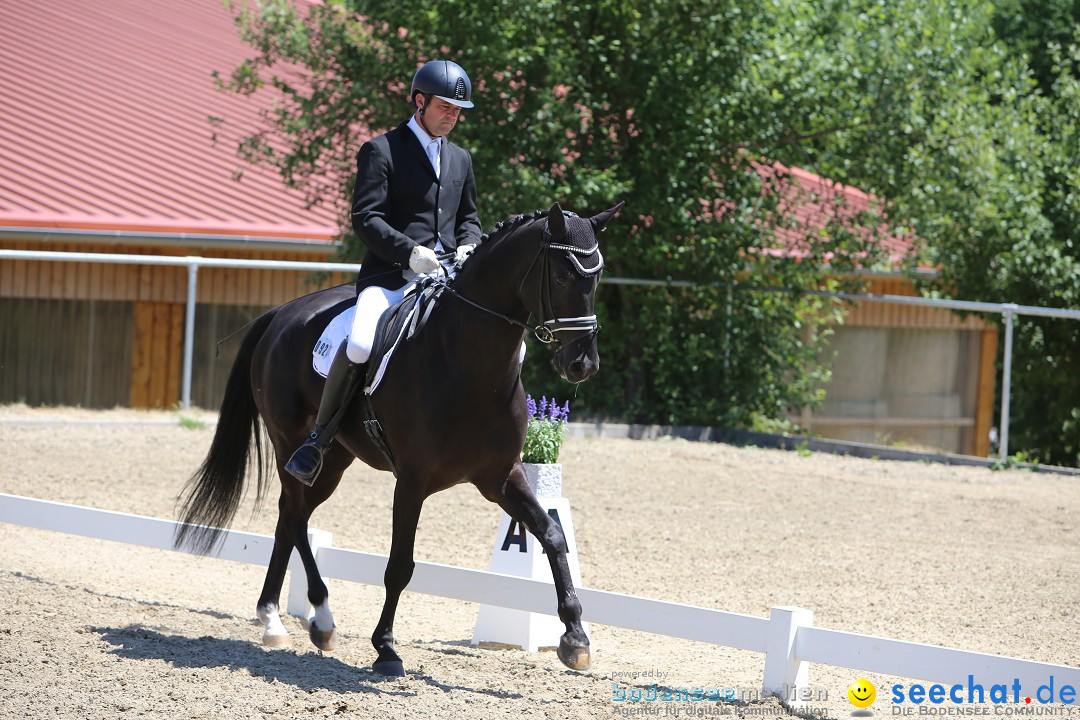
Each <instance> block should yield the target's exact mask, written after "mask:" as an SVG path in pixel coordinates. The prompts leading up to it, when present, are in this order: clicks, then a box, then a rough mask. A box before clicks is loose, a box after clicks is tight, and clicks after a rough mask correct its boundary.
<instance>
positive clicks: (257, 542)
mask: <svg viewBox="0 0 1080 720" xmlns="http://www.w3.org/2000/svg"><path fill="white" fill-rule="evenodd" d="M0 522H7V523H12V524H15V525H22V526H25V527H33V528H39V529H43V530H54V531H57V532H64V533H70V534H74V535H82V536H85V537H92V538H98V539H102V540H113V541H117V542H123V543H128V544H132V545H140V546H143V547H151V548H159V549H163V550H171V549H173V548H172V542H173V532H174V530H175V528H176V524H175V523H174V522H173V521H171V520H161V519H158V518H151V517H143V516H140V515H129V514H127V513H120V512H112V511H108V510H98V509H95V508H87V507H80V506H78V505H68V504H64V503H56V502H50V501H47V500H37V499H33V498H26V497H19V496H16V495H6V494H0ZM312 534H313V535H314V536H316V540H317V542H315V543H314V546H313V548H312V549H313V551H314V552H315V556H316V560H317V561H318V563H319V570H320V572H321V573H322V574H323V575H324V576H325V577H327V578H336V579H338V580H347V581H350V582H358V583H364V584H369V585H381V584H382V579H383V570H384V569H385V567H386V560H387V557H386V556H385V555H377V554H372V553H366V552H358V551H356V550H344V549H341V548H335V547H333V546H332V545H330V542H329V534H328V533H319V531H312ZM273 543H274V539H273V538H272V537H270V536H268V535H257V534H253V533H242V532H230V533H228V534H227V535H226V536H225V540H224V541H223V542H222V543H221V545H220V548H219V549H218V551H217V552H216V553H215V555H216V557H219V558H223V559H226V560H234V561H237V562H245V563H251V564H255V565H264V566H265V565H266V564H268V563H269V561H270V552H271V549H272V547H273ZM294 560H295V555H294ZM304 582H305V580H304V576H303V573H297V572H294V573H293V587H291V588H290V590H289V597H290V612H294V613H295V612H297V610H295V609H294V608H293V602H292V601H293V600H294V599H295V598H297V597H303V596H304V595H306V588H305V587H303V583H304ZM408 589H409V590H410V591H413V592H420V593H425V594H428V595H436V596H439V597H447V598H453V599H456V600H465V601H468V602H474V603H483V604H487V605H499V606H502V607H508V608H514V609H517V610H526V611H531V612H539V613H547V614H552V615H554V614H555V612H554V604H555V590H554V586H553V585H552V584H551V583H547V582H542V581H539V580H529V579H526V578H519V577H512V576H509V575H500V574H497V573H492V572H488V571H485V570H470V569H466V568H459V567H454V566H450V565H439V564H435V563H417V564H416V570H415V572H414V574H413V579H412V582H411V583H410V584H409V587H408ZM578 597H579V598H580V599H581V604H582V607H583V619H584V620H586V621H588V622H592V623H598V624H601V625H611V626H615V627H622V628H628V629H631V630H639V631H642V632H648V633H655V634H658V635H667V636H670V637H678V638H685V639H688V640H697V641H700V642H706V643H712V644H715V645H724V646H727V647H734V648H740V649H743V650H751V651H753V652H759V653H764V654H765V670H764V678H763V682H762V687H763V690H764V691H765V692H766V693H768V694H774V695H778V696H780V697H781V699H782V700H784V702H785V704H787V705H788V706H790V707H793V708H798V707H801V706H803V705H805V702H804V701H802V700H801V698H800V694H799V690H801V689H807V690H808V689H809V685H808V680H809V664H810V663H823V664H826V665H836V666H840V667H845V668H852V669H855V670H860V671H867V672H875V673H881V674H884V675H891V676H898V677H905V678H914V679H918V680H924V681H930V682H934V683H941V684H943V685H944V686H945V687H946V688H948V687H950V686H954V685H962V686H964V687H967V683H968V677H969V676H974V678H975V679H976V680H977V682H978V683H979V684H980V685H982V686H983V687H985V688H986V689H987V690H988V691H989V689H990V688H991V686H993V685H996V684H1001V685H1005V686H1008V687H1009V688H1012V686H1013V684H1014V683H1015V682H1017V681H1018V682H1019V683H1020V686H1021V688H1024V690H1023V691H1022V692H1024V693H1026V694H1027V695H1030V696H1032V697H1034V696H1035V694H1036V688H1038V687H1040V686H1042V685H1045V684H1046V683H1048V682H1050V681H1051V678H1052V682H1053V683H1054V686H1055V687H1057V688H1061V687H1062V686H1064V685H1070V686H1072V687H1073V688H1080V668H1074V667H1068V666H1065V665H1053V664H1049V663H1040V662H1033V661H1029V660H1019V659H1015V658H1008V657H1003V656H1000V655H988V654H985V653H976V652H968V651H965V650H955V649H952V648H943V647H936V646H933V645H924V644H921V643H912V642H904V641H900V640H889V639H887V638H880V637H873V636H870V635H857V634H854V633H847V632H841V631H838V630H827V629H824V628H817V627H814V626H813V624H812V620H813V614H812V613H811V612H810V611H809V610H803V609H801V608H773V609H772V612H771V614H770V617H769V618H768V619H766V618H760V617H754V616H752V615H743V614H739V613H731V612H724V611H722V610H712V609H709V608H702V607H694V606H691V605H680V604H677V603H670V602H663V601H660V600H650V599H648V598H643V597H636V596H633V595H622V594H619V593H613V592H606V591H603V590H592V589H589V588H580V589H579V590H578Z"/></svg>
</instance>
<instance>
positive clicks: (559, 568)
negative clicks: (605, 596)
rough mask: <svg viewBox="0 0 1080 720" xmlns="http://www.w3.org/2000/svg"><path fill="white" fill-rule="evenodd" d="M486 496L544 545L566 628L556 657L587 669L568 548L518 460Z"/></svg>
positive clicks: (586, 643)
mask: <svg viewBox="0 0 1080 720" xmlns="http://www.w3.org/2000/svg"><path fill="white" fill-rule="evenodd" d="M489 499H494V500H495V502H497V503H498V504H499V506H500V507H501V508H502V509H503V510H505V511H506V514H507V515H509V516H510V517H512V518H514V519H515V520H518V521H519V522H521V523H523V524H524V525H525V527H526V528H527V529H528V530H529V532H531V533H532V534H533V535H534V536H535V537H536V539H537V540H539V541H540V544H541V545H543V546H544V551H545V552H546V553H547V556H548V564H550V565H551V576H552V578H553V579H554V580H555V593H556V598H557V600H558V611H559V619H560V620H562V622H563V625H565V626H566V632H565V633H563V635H562V637H561V638H560V639H559V650H558V654H559V659H560V660H562V662H563V664H564V665H566V667H568V668H570V669H571V670H588V669H589V665H590V664H591V655H590V653H589V638H588V636H587V635H586V634H585V630H584V628H582V627H581V602H580V601H579V600H578V596H577V592H576V591H575V590H574V581H573V580H572V579H571V577H570V564H569V562H568V561H567V559H566V553H567V551H568V549H569V548H568V547H567V544H566V536H565V535H564V534H563V530H562V527H561V526H560V525H559V523H557V522H555V520H553V519H552V517H551V516H550V515H548V514H547V513H546V512H545V511H544V508H543V507H541V505H540V503H539V502H538V501H537V499H536V495H535V494H534V493H533V491H532V488H530V487H529V483H528V481H527V480H526V479H525V470H524V469H523V468H522V467H521V464H520V463H518V464H515V465H514V469H513V470H511V471H510V476H509V477H508V478H507V479H506V482H505V483H504V484H503V485H502V492H501V493H497V494H496V496H495V497H494V498H489Z"/></svg>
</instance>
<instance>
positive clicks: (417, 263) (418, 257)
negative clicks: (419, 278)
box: [409, 245, 439, 275]
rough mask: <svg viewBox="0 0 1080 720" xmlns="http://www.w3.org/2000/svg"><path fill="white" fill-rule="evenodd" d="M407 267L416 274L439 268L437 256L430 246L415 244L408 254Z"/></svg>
mask: <svg viewBox="0 0 1080 720" xmlns="http://www.w3.org/2000/svg"><path fill="white" fill-rule="evenodd" d="M409 269H410V270H412V271H413V272H414V273H416V274H417V275H427V274H428V273H430V272H435V271H436V270H438V269H439V258H437V257H435V251H434V250H432V249H431V248H426V247H424V246H423V245H417V246H416V247H414V248H413V249H412V253H411V254H410V255H409Z"/></svg>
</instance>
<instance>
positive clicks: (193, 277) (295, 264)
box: [0, 248, 1080, 460]
mask: <svg viewBox="0 0 1080 720" xmlns="http://www.w3.org/2000/svg"><path fill="white" fill-rule="evenodd" d="M0 260H38V261H51V262H57V261H59V262H90V263H120V264H133V265H171V266H182V267H186V268H187V270H188V287H187V297H186V303H185V316H184V317H185V320H184V354H183V361H182V380H181V390H180V404H181V405H182V406H183V407H184V408H188V407H190V406H191V370H192V365H193V360H192V358H193V355H194V334H195V299H196V297H197V295H198V293H197V290H198V276H199V268H201V267H214V268H222V267H225V268H244V269H252V270H306V271H315V272H317V271H327V272H358V271H359V270H360V264H359V263H341V262H302V261H289V260H246V259H239V258H205V257H199V256H192V255H189V256H182V257H181V256H155V255H124V254H107V253H85V252H84V253H72V252H53V251H45V250H6V249H2V248H0ZM601 282H604V283H607V284H611V285H636V286H642V287H694V286H696V285H698V284H699V283H694V282H690V281H686V280H671V279H668V280H644V279H635V278H617V277H606V278H603V279H602V280H601ZM715 285H716V286H717V287H721V286H722V284H720V283H716V284H715ZM742 289H746V290H754V291H758V292H786V293H790V292H794V291H792V290H790V289H786V288H775V287H752V288H751V287H746V288H742ZM798 292H802V293H805V294H808V295H815V296H820V297H831V298H838V299H841V300H854V301H858V302H884V303H897V304H901V305H918V306H923V307H936V308H945V309H948V310H955V311H961V312H980V313H1000V314H1001V315H1003V316H1004V321H1005V350H1004V357H1003V359H1002V379H1001V411H1000V412H1001V417H1000V423H999V424H1000V440H999V454H1000V457H1001V459H1002V460H1005V459H1007V458H1008V456H1009V401H1010V397H1011V394H1012V377H1011V376H1012V354H1013V352H1012V351H1013V325H1014V321H1015V318H1016V316H1017V315H1032V316H1037V317H1052V318H1063V319H1067V320H1080V310H1066V309H1061V308H1043V307H1035V306H1031V305H1017V304H1015V303H987V302H974V301H968V300H941V299H935V298H923V297H912V296H909V295H880V294H874V293H866V294H860V293H845V292H827V291H823V290H805V291H798Z"/></svg>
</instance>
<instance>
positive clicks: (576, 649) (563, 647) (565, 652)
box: [557, 636, 592, 671]
mask: <svg viewBox="0 0 1080 720" xmlns="http://www.w3.org/2000/svg"><path fill="white" fill-rule="evenodd" d="M557 652H558V655H559V660H562V664H563V665H565V666H566V667H568V668H570V669H571V670H582V671H584V670H588V669H589V667H590V666H591V664H592V656H591V655H590V654H589V645H588V643H586V644H585V645H571V644H570V643H569V642H568V641H567V639H566V637H565V636H563V637H561V638H559V649H558V651H557Z"/></svg>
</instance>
